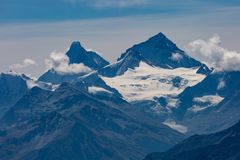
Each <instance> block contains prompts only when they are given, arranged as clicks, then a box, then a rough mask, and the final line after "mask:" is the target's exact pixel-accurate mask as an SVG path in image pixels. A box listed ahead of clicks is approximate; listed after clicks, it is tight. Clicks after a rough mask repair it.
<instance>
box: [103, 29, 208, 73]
mask: <svg viewBox="0 0 240 160" xmlns="http://www.w3.org/2000/svg"><path fill="white" fill-rule="evenodd" d="M141 61H142V62H145V63H147V64H148V65H150V66H155V67H160V68H165V69H174V68H179V67H184V68H193V67H198V68H199V70H198V72H197V73H202V74H208V73H210V72H211V70H210V69H209V68H208V67H207V66H206V65H205V64H202V63H201V62H199V61H197V60H195V59H193V58H191V57H190V56H188V55H187V54H186V53H185V52H184V51H182V50H181V49H179V48H178V47H177V46H176V45H175V44H174V43H173V42H172V41H171V40H169V39H168V38H167V37H166V36H165V35H164V34H163V33H159V34H157V35H155V36H153V37H151V38H150V39H148V40H147V41H145V42H142V43H140V44H137V45H134V46H133V47H131V48H129V49H127V50H126V52H125V53H123V54H122V55H121V57H120V58H119V59H118V61H117V62H116V63H113V64H111V65H108V66H106V67H104V68H103V69H101V70H99V71H98V72H99V74H101V75H103V76H106V77H114V76H118V75H122V74H123V73H124V72H125V71H127V69H133V68H135V67H138V66H139V63H140V62H141Z"/></svg>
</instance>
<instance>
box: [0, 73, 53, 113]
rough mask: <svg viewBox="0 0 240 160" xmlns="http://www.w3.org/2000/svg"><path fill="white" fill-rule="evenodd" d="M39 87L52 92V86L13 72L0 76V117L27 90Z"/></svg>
mask: <svg viewBox="0 0 240 160" xmlns="http://www.w3.org/2000/svg"><path fill="white" fill-rule="evenodd" d="M34 86H39V87H41V88H43V89H48V90H52V89H53V86H51V85H49V84H45V83H41V82H37V81H35V80H33V79H31V78H30V77H27V76H26V75H24V74H18V73H14V72H9V73H1V74H0V117H1V116H2V115H4V113H5V112H6V111H7V110H8V109H9V108H10V107H11V106H12V105H14V104H15V103H16V102H17V101H18V100H19V99H20V98H21V97H22V96H23V95H25V94H26V93H27V91H28V90H29V89H31V88H32V87H34Z"/></svg>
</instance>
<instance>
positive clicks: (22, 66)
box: [9, 58, 36, 70]
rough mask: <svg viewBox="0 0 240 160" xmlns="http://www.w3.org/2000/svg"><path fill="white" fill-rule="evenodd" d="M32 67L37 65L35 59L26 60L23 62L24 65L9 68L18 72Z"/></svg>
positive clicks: (14, 65) (19, 64)
mask: <svg viewBox="0 0 240 160" xmlns="http://www.w3.org/2000/svg"><path fill="white" fill-rule="evenodd" d="M32 65H36V62H35V61H34V60H33V59H30V58H26V59H24V60H23V61H22V63H18V64H13V65H11V66H10V67H9V68H10V69H11V70H18V69H22V68H26V67H29V66H32Z"/></svg>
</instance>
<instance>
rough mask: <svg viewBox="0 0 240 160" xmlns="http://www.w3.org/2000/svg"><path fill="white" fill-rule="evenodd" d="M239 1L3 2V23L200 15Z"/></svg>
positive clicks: (34, 0) (66, 0) (12, 0)
mask: <svg viewBox="0 0 240 160" xmlns="http://www.w3.org/2000/svg"><path fill="white" fill-rule="evenodd" d="M239 5H240V2H239V1H238V0H229V1H224V0H208V1H205V0H184V1H180V0H168V1H166V0H21V1H19V0H1V5H0V10H1V11H0V12H1V14H0V22H1V23H11V22H13V23H14V22H18V23H23V22H40V21H41V22H49V21H62V20H79V19H96V18H106V17H121V16H129V15H146V14H156V13H162V14H171V15H174V14H175V15H176V14H178V15H179V14H197V13H201V12H206V11H207V12H211V11H212V12H215V11H216V10H217V9H221V8H227V7H237V6H239Z"/></svg>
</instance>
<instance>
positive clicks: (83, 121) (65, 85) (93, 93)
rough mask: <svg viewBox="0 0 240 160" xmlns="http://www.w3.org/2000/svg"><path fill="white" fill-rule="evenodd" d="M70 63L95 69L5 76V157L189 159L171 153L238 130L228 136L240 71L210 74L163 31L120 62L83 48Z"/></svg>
mask: <svg viewBox="0 0 240 160" xmlns="http://www.w3.org/2000/svg"><path fill="white" fill-rule="evenodd" d="M64 56H66V58H67V61H68V63H67V65H81V66H85V67H87V68H89V70H90V71H89V72H84V71H80V72H77V73H73V72H69V73H62V72H59V70H58V69H56V68H54V67H53V68H49V69H48V70H47V71H46V72H45V73H43V74H42V75H41V76H40V77H39V78H38V79H33V78H31V77H29V76H26V75H24V74H19V73H14V72H9V73H2V74H1V75H0V86H1V87H0V113H1V114H0V124H1V125H0V157H1V159H3V160H10V159H14V160H15V159H23V160H28V159H36V160H38V159H39V160H40V159H41V160H48V159H49V160H50V159H51V160H52V159H60V160H61V159H62V160H65V159H71V160H78V159H81V160H89V159H90V160H92V159H96V160H98V159H99V160H103V159H104V160H107V159H119V160H121V159H123V160H125V159H131V160H137V159H143V158H144V157H145V156H146V155H147V154H149V153H151V152H161V153H156V154H155V153H153V154H150V155H149V156H147V157H146V159H151V158H153V159H154V158H155V157H156V158H158V157H164V158H165V156H166V155H168V153H170V154H171V155H170V157H169V159H171V158H172V159H174V158H175V157H174V156H176V157H177V156H178V154H180V155H182V156H183V157H184V155H185V152H184V154H182V153H181V152H182V150H180V151H181V152H180V151H179V150H177V151H176V152H175V148H176V147H173V148H171V147H172V146H174V145H176V144H177V149H178V146H180V147H181V148H185V147H188V146H191V145H193V144H194V143H198V140H199V139H201V138H198V136H197V138H196V139H194V137H196V136H193V138H192V137H190V138H189V139H190V140H189V139H186V140H184V139H185V138H186V137H188V136H192V135H194V134H198V135H201V134H205V135H206V134H209V135H210V138H207V139H209V141H210V139H211V138H212V141H210V142H212V143H211V144H210V143H205V142H206V141H207V140H206V141H205V140H201V141H202V144H203V145H204V147H209V146H208V145H212V144H218V142H219V141H218V140H217V139H216V138H214V136H215V134H214V133H215V132H219V133H216V135H218V134H221V133H222V132H220V131H222V130H225V131H223V132H224V133H225V132H229V134H230V132H231V131H232V128H234V127H232V128H230V129H227V128H229V127H231V126H233V125H234V124H236V123H237V122H238V121H239V113H240V107H239V106H240V100H239V97H240V94H239V93H240V92H239V89H240V82H239V81H238V79H239V78H240V72H239V71H220V70H218V69H214V68H210V67H208V66H207V65H206V64H204V63H203V62H200V61H198V60H196V59H194V58H193V57H191V56H190V55H189V54H188V53H186V52H185V51H183V50H181V49H179V48H178V47H177V45H176V44H174V43H173V42H172V41H171V40H170V39H169V38H167V37H166V36H165V35H164V34H163V33H159V34H157V35H155V36H153V37H151V38H149V39H148V40H146V41H145V42H142V43H139V44H136V45H133V46H132V47H130V48H129V49H127V50H126V51H125V52H124V53H122V54H121V55H120V57H119V58H118V60H117V61H116V62H114V63H109V62H107V61H106V60H105V59H104V58H102V57H101V56H100V55H98V54H97V52H94V51H88V50H86V49H84V48H83V46H82V44H81V43H80V42H77V41H76V42H73V43H72V44H71V46H70V48H69V50H68V51H67V52H66V54H65V55H64ZM227 135H228V134H227ZM221 136H222V134H221ZM233 136H234V135H233ZM200 137H201V136H200ZM203 137H207V135H206V136H203ZM222 138H224V135H223V136H222ZM182 140H184V141H182ZM214 140H216V141H214ZM181 141H182V142H181ZM188 141H189V142H188ZM185 142H186V144H187V145H186V146H185V145H184V144H185ZM190 142H191V143H190ZM193 142H194V143H193ZM182 144H183V146H182ZM219 144H220V142H219ZM199 145H200V144H199ZM236 146H237V144H236ZM200 147H202V146H200ZM169 148H171V149H170V150H168V149H169ZM230 148H231V146H229V149H230ZM196 149H198V146H196ZM201 149H202V150H201V151H200V150H199V152H196V153H195V150H194V152H193V151H192V150H189V149H188V148H186V151H189V152H191V153H193V154H192V155H193V156H195V159H197V158H196V156H199V155H200V153H201V154H204V153H205V152H206V149H205V148H201ZM215 149H216V148H214V149H212V154H211V156H214V155H215ZM164 151H166V152H164ZM216 151H217V149H216ZM236 151H239V150H237V149H236ZM165 153H166V154H165ZM175 153H176V155H175ZM186 154H188V152H186ZM190 155H191V154H190ZM219 155H220V154H219ZM171 156H172V157H171ZM167 158H168V157H167V156H166V159H167ZM191 158H192V157H191V156H190V159H191ZM207 158H209V157H207ZM216 158H219V157H217V156H216ZM216 158H215V159H216Z"/></svg>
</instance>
